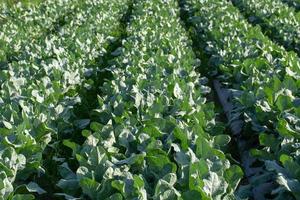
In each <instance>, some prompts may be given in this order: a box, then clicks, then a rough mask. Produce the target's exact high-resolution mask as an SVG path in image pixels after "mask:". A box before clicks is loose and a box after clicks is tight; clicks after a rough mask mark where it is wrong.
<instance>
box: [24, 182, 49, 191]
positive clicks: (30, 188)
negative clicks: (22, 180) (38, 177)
mask: <svg viewBox="0 0 300 200" xmlns="http://www.w3.org/2000/svg"><path fill="white" fill-rule="evenodd" d="M26 188H27V190H28V192H36V193H38V194H45V193H47V192H46V191H45V190H43V189H42V188H41V187H40V186H39V185H38V184H37V183H35V182H30V183H28V184H27V185H26Z"/></svg>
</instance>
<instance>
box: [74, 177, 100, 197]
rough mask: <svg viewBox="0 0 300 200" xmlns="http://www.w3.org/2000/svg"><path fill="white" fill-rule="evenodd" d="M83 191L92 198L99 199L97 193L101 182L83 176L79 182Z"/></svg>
mask: <svg viewBox="0 0 300 200" xmlns="http://www.w3.org/2000/svg"><path fill="white" fill-rule="evenodd" d="M79 184H80V186H81V188H82V192H83V193H84V194H86V195H88V196H89V197H90V198H91V199H92V200H96V199H97V194H98V192H99V191H100V184H99V183H97V182H96V181H95V180H92V179H90V178H82V179H81V180H80V182H79Z"/></svg>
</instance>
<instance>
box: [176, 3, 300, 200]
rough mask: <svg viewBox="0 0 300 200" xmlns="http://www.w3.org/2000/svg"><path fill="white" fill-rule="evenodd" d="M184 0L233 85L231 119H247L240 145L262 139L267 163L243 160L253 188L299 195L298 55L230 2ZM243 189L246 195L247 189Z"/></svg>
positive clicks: (257, 152) (258, 152) (261, 154)
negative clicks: (243, 14)
mask: <svg viewBox="0 0 300 200" xmlns="http://www.w3.org/2000/svg"><path fill="white" fill-rule="evenodd" d="M262 2H266V1H262ZM182 3H183V4H184V5H185V9H186V10H187V11H188V12H189V16H190V18H189V22H190V23H192V25H193V27H194V28H195V31H194V33H195V34H196V35H197V36H198V37H199V38H201V41H206V44H205V45H203V48H205V51H206V54H207V55H209V56H210V66H211V68H212V70H215V69H217V71H218V76H217V78H218V79H219V80H221V81H222V82H223V84H224V85H227V87H228V88H229V89H231V91H232V92H231V93H232V96H233V97H232V98H233V100H232V103H233V105H234V109H233V110H232V112H231V113H230V122H232V121H234V120H235V119H236V118H241V119H242V120H243V121H244V126H243V127H242V128H243V132H242V134H243V135H242V137H244V138H245V140H246V143H245V144H243V145H244V146H241V147H240V151H243V150H244V152H245V154H247V152H248V151H249V147H247V146H248V145H249V144H251V142H253V138H256V137H257V138H258V140H259V143H260V145H259V147H258V148H257V149H253V150H251V155H252V156H253V157H256V158H258V159H259V160H260V161H261V162H262V164H260V165H258V166H257V163H256V165H253V166H251V164H254V163H251V160H244V163H243V167H244V170H245V172H246V175H247V177H248V179H249V182H250V184H251V187H252V188H251V190H252V194H253V195H254V197H255V198H256V199H264V198H266V196H264V195H265V194H266V193H269V194H272V195H273V197H277V198H289V199H293V197H297V198H298V197H299V186H300V183H299V180H300V177H299V171H298V170H295V169H299V164H300V162H299V154H298V151H299V150H298V145H299V134H298V133H299V131H300V130H299V122H300V112H299V111H300V107H299V86H300V82H299V75H300V71H299V69H300V68H299V67H300V62H299V58H298V57H297V55H296V54H295V53H293V52H289V53H288V52H286V51H285V50H284V49H283V48H282V47H280V46H278V45H276V44H274V43H273V42H271V41H270V40H269V39H268V38H267V37H266V36H265V35H264V34H263V33H262V32H261V30H260V28H259V27H252V26H251V25H250V24H248V22H247V21H246V20H245V19H244V18H243V16H242V15H241V14H240V13H239V10H238V9H237V8H235V7H234V6H233V5H232V4H231V3H230V2H227V1H225V0H215V1H213V0H203V1H197V0H188V1H186V2H185V1H183V2H182ZM249 130H251V131H249ZM254 136H255V137H254ZM254 142H255V141H254ZM250 147H251V146H250ZM254 147H255V145H254ZM242 155H243V153H242ZM258 163H259V162H258ZM242 189H245V188H242ZM241 191H243V193H244V195H245V190H241ZM250 194H251V193H250ZM247 195H249V194H247ZM247 195H246V196H247Z"/></svg>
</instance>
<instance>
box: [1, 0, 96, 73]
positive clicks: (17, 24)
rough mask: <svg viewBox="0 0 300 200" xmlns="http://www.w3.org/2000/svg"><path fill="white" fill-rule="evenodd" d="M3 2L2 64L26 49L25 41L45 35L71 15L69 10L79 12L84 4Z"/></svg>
mask: <svg viewBox="0 0 300 200" xmlns="http://www.w3.org/2000/svg"><path fill="white" fill-rule="evenodd" d="M5 5H6V4H3V5H2V7H1V8H2V10H1V13H3V14H2V15H3V16H2V23H1V33H0V45H1V50H0V58H1V62H2V64H3V62H6V61H8V62H11V61H13V60H16V58H15V57H16V56H19V54H20V53H21V52H22V51H24V50H25V49H27V45H28V44H32V43H34V42H38V40H39V39H40V37H42V36H44V37H46V36H47V34H48V32H51V31H55V29H57V28H59V27H60V26H61V25H62V24H63V23H65V22H67V21H68V22H69V21H70V20H71V19H72V16H70V14H71V13H72V14H74V13H75V14H77V13H80V11H82V10H84V9H85V8H86V7H87V5H85V3H83V2H80V1H77V0H76V1H73V0H51V1H43V2H42V3H41V4H40V5H39V6H38V5H35V6H24V5H23V4H21V3H19V4H14V6H11V7H7V6H5ZM88 6H89V7H90V6H91V4H88ZM2 68H3V67H2Z"/></svg>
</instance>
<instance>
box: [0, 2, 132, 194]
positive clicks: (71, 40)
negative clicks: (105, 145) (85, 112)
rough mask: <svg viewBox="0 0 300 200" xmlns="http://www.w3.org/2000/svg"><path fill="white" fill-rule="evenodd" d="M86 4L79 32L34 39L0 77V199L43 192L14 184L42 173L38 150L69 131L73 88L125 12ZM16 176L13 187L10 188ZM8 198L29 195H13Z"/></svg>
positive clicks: (111, 5)
mask: <svg viewBox="0 0 300 200" xmlns="http://www.w3.org/2000/svg"><path fill="white" fill-rule="evenodd" d="M89 4H90V5H91V9H85V10H86V12H89V13H88V14H89V15H87V14H86V15H82V17H83V16H85V17H86V18H87V19H85V23H83V24H82V25H81V26H80V27H78V28H77V29H74V26H73V25H72V24H70V25H66V26H65V27H64V28H63V29H62V30H63V31H64V32H63V33H61V34H58V35H56V36H55V37H54V36H52V37H51V38H46V39H45V40H42V39H40V40H39V41H38V42H37V43H35V44H33V45H32V47H30V51H28V52H27V54H26V58H25V59H24V60H19V61H17V62H12V63H10V64H8V68H7V69H5V70H2V71H1V72H0V77H1V88H0V96H1V97H0V105H1V107H0V113H1V114H0V122H1V128H0V131H1V135H0V168H1V172H0V183H1V184H0V199H3V198H4V199H6V198H12V197H13V195H14V194H13V193H18V190H24V187H25V188H26V189H27V190H28V191H30V192H38V193H43V192H44V191H43V190H41V189H36V188H38V187H37V185H36V183H34V182H31V183H29V184H27V185H21V184H20V183H23V181H24V180H26V179H28V178H30V177H31V176H32V174H36V173H40V174H42V173H44V169H43V166H42V163H41V162H42V153H43V150H44V148H45V147H46V146H47V144H49V143H50V142H51V143H55V140H56V138H59V137H60V136H59V135H58V132H59V133H63V134H68V133H69V134H70V132H72V126H71V125H70V122H69V120H70V119H71V117H72V113H73V111H72V108H73V105H74V104H75V103H78V102H79V101H80V99H79V97H78V94H77V91H76V87H77V85H80V84H81V83H82V81H83V79H84V78H85V76H88V75H89V74H90V72H91V70H89V69H88V67H89V66H90V65H92V64H94V62H95V60H96V59H97V58H99V57H101V56H102V55H103V54H105V53H106V47H107V46H108V44H109V43H110V42H111V41H112V40H114V36H116V32H118V28H119V21H120V19H121V18H122V16H123V14H124V12H125V11H126V9H127V1H123V0H122V1H121V0H112V1H110V2H106V1H102V0H93V1H89ZM81 14H84V13H81ZM75 22H76V21H75ZM38 44H39V46H38ZM28 45H29V46H30V44H28ZM37 54H39V55H38V56H37ZM39 56H41V57H39ZM37 58H40V59H37ZM28 77H30V78H28ZM86 87H89V85H86ZM70 126H71V127H70ZM16 177H17V180H18V182H19V186H18V187H13V183H14V182H15V180H16ZM21 188H23V189H21ZM14 198H28V199H32V198H33V196H32V195H27V196H26V195H25V196H22V195H19V194H17V195H15V196H14Z"/></svg>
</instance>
